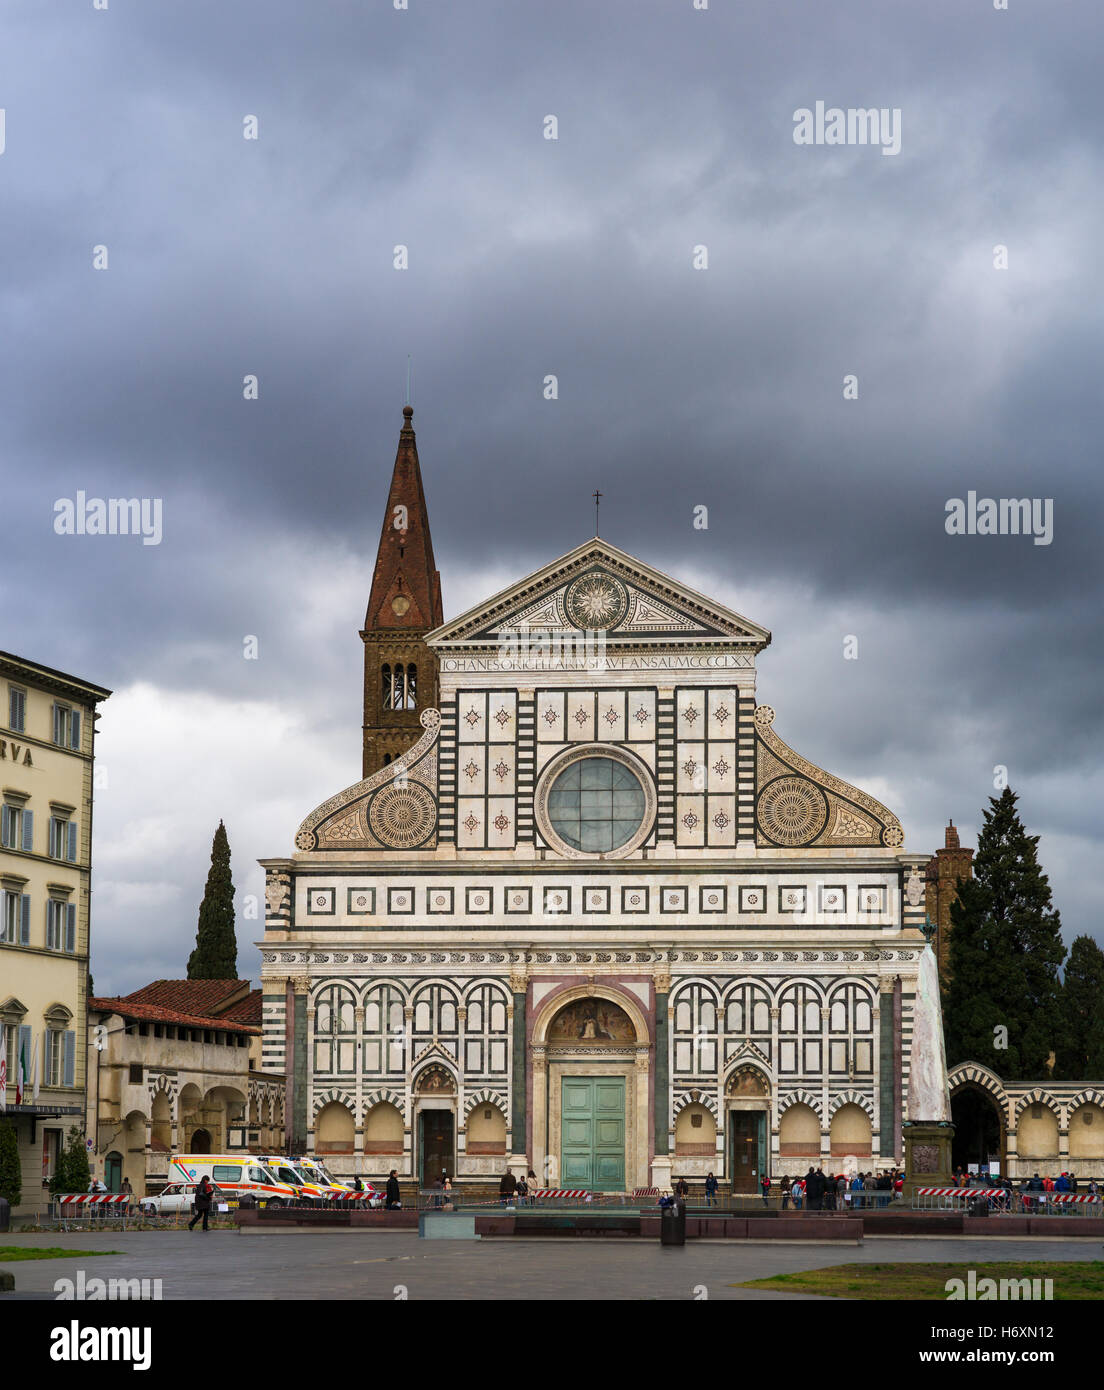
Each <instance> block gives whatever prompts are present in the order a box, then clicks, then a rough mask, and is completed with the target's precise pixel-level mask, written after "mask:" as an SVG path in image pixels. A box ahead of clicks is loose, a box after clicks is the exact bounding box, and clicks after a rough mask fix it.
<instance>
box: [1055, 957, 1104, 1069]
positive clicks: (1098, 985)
mask: <svg viewBox="0 0 1104 1390" xmlns="http://www.w3.org/2000/svg"><path fill="white" fill-rule="evenodd" d="M1062 1012H1063V1022H1064V1024H1065V1030H1064V1036H1063V1039H1062V1047H1061V1050H1060V1051H1059V1053H1058V1066H1057V1068H1056V1069H1055V1071H1056V1075H1058V1076H1060V1077H1061V1078H1062V1079H1063V1080H1064V1081H1094V1080H1096V1079H1098V1078H1099V1077H1101V1076H1104V951H1102V950H1101V949H1100V947H1099V946H1098V945H1097V944H1096V942H1095V941H1094V940H1093V939H1092V937H1091V936H1079V937H1077V938H1076V939H1075V940H1074V943H1073V945H1072V946H1071V947H1070V953H1069V959H1068V960H1067V961H1066V969H1065V972H1064V978H1063V981H1062Z"/></svg>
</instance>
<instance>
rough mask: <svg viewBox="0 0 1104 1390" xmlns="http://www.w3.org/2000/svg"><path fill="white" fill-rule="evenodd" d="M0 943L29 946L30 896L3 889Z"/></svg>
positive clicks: (0, 910) (0, 907)
mask: <svg viewBox="0 0 1104 1390" xmlns="http://www.w3.org/2000/svg"><path fill="white" fill-rule="evenodd" d="M0 942H5V943H6V944H7V945H9V946H29V945H30V944H31V895H30V894H29V893H17V892H12V891H11V890H10V889H7V888H5V889H4V893H3V904H2V906H0Z"/></svg>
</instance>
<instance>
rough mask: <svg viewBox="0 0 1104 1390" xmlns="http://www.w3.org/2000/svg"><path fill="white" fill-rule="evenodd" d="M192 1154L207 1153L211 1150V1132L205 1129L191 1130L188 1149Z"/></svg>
mask: <svg viewBox="0 0 1104 1390" xmlns="http://www.w3.org/2000/svg"><path fill="white" fill-rule="evenodd" d="M189 1151H190V1152H191V1153H194V1154H209V1153H210V1152H211V1132H210V1130H206V1129H196V1130H193V1131H192V1142H191V1147H190V1150H189Z"/></svg>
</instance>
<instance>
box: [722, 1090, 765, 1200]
mask: <svg viewBox="0 0 1104 1390" xmlns="http://www.w3.org/2000/svg"><path fill="white" fill-rule="evenodd" d="M725 1110H726V1111H727V1112H728V1172H729V1176H730V1178H731V1180H732V1190H733V1192H757V1191H758V1190H759V1183H760V1180H761V1179H762V1177H763V1176H764V1174H766V1175H767V1176H769V1175H770V1128H769V1121H770V1085H769V1084H768V1082H767V1078H766V1077H765V1076H764V1075H763V1073H762V1072H761V1071H760V1070H759V1068H758V1067H753V1066H747V1065H745V1066H740V1067H737V1068H736V1070H735V1071H734V1072H733V1073H732V1075H731V1076H730V1077H729V1078H728V1080H727V1082H726V1083H725Z"/></svg>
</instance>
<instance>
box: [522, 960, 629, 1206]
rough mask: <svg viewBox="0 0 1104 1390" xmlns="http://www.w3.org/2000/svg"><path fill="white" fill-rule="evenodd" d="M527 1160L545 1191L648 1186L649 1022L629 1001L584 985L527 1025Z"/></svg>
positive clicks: (564, 994) (557, 999)
mask: <svg viewBox="0 0 1104 1390" xmlns="http://www.w3.org/2000/svg"><path fill="white" fill-rule="evenodd" d="M533 1044H534V1045H533V1050H532V1058H533V1160H534V1162H535V1163H536V1164H537V1165H538V1168H537V1171H538V1172H539V1174H540V1180H541V1181H543V1182H545V1183H547V1184H548V1185H549V1186H551V1187H573V1188H575V1187H577V1188H586V1189H588V1190H590V1191H595V1192H625V1191H631V1190H632V1189H633V1188H634V1187H640V1186H645V1185H646V1184H647V1182H648V1162H649V1155H650V1152H651V1150H650V1145H649V1135H648V1071H649V1048H648V1045H647V1044H648V1025H647V1022H646V1021H645V1019H644V1017H643V1015H642V1014H641V1013H640V1011H639V1009H638V1007H637V1006H636V1004H634V1003H633V1001H632V1000H630V999H628V998H627V997H621V996H620V995H619V994H615V992H614V990H613V989H612V988H611V989H609V990H606V989H604V988H603V987H602V986H596V985H586V986H581V987H577V988H575V989H570V990H566V991H563V992H561V993H560V994H559V995H557V996H554V997H553V998H552V999H550V1000H549V1001H548V1003H547V1004H546V1005H545V1007H544V1009H543V1010H542V1011H541V1012H540V1014H539V1015H538V1016H537V1018H536V1019H535V1020H534V1028H533Z"/></svg>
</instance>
